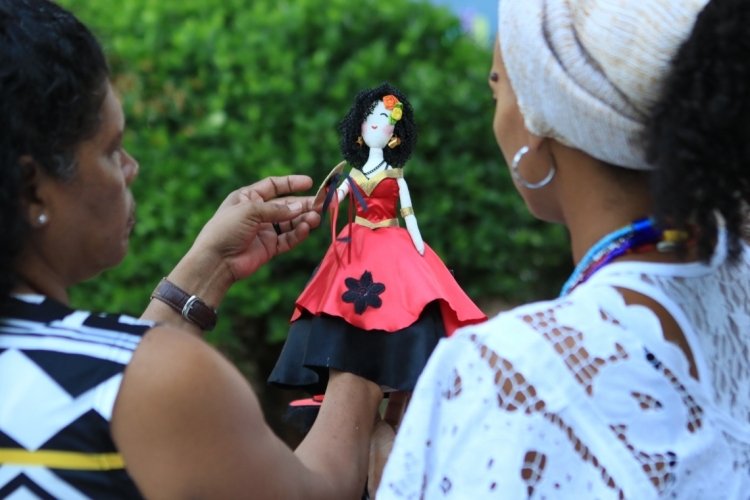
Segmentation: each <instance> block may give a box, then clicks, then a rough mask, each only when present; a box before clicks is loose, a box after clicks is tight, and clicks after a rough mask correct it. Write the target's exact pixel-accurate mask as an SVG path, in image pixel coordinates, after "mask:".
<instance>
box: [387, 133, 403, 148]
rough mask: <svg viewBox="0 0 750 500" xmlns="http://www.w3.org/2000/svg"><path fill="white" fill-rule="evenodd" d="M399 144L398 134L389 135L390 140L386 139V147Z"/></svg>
mask: <svg viewBox="0 0 750 500" xmlns="http://www.w3.org/2000/svg"><path fill="white" fill-rule="evenodd" d="M399 144H401V139H400V138H399V137H398V136H395V135H394V136H393V137H391V140H390V141H388V147H389V148H391V149H393V148H395V147H396V146H398V145H399Z"/></svg>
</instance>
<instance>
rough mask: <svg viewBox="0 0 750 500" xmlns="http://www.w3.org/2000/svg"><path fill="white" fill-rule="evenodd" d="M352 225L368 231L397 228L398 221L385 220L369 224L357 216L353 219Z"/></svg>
mask: <svg viewBox="0 0 750 500" xmlns="http://www.w3.org/2000/svg"><path fill="white" fill-rule="evenodd" d="M354 223H355V224H359V225H360V226H364V227H366V228H369V229H380V228H381V227H399V224H398V219H386V220H381V221H380V222H370V221H369V220H367V219H365V218H364V217H360V216H359V215H358V216H356V217H355V218H354Z"/></svg>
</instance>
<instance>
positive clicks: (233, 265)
mask: <svg viewBox="0 0 750 500" xmlns="http://www.w3.org/2000/svg"><path fill="white" fill-rule="evenodd" d="M310 187H312V179H310V178H309V177H307V176H305V175H288V176H285V177H268V178H266V179H263V180H261V181H259V182H256V183H255V184H252V185H250V186H246V187H243V188H241V189H238V190H237V191H234V192H233V193H231V194H230V195H229V196H228V197H227V198H226V200H224V202H223V203H222V204H221V206H219V209H218V210H217V211H216V214H215V215H214V216H213V217H212V218H211V220H209V221H208V223H206V225H205V226H204V228H203V230H202V231H201V232H200V234H199V235H198V238H197V239H196V240H195V244H194V245H193V248H192V249H191V250H190V251H191V252H194V251H196V252H207V253H209V254H212V255H213V256H214V257H215V258H216V259H217V260H218V261H219V262H221V263H222V264H223V265H224V266H225V267H226V269H227V271H228V272H229V275H230V277H231V281H232V282H234V281H238V280H241V279H243V278H246V277H248V276H250V275H251V274H253V273H254V272H255V271H256V270H257V269H258V268H259V267H260V266H262V265H263V264H265V263H266V262H268V261H269V260H271V258H273V257H274V256H275V255H277V254H280V253H283V252H286V251H288V250H291V249H292V248H294V247H296V246H297V245H299V244H300V243H301V242H302V241H304V240H305V239H306V238H307V236H308V234H309V233H310V229H311V228H314V227H316V226H317V225H318V224H319V223H320V216H319V215H318V214H317V213H316V212H314V211H313V208H312V204H313V198H312V197H311V196H303V197H300V196H286V195H290V194H293V193H298V192H301V191H305V190H307V189H310ZM274 222H276V223H279V229H280V230H281V234H280V235H277V234H276V230H275V228H274V227H273V225H272V223H274Z"/></svg>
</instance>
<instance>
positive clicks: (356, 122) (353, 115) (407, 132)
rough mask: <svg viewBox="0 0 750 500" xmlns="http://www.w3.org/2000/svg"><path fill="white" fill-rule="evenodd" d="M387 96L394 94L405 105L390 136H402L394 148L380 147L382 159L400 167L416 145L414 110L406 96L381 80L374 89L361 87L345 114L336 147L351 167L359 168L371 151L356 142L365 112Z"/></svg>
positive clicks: (370, 110) (368, 112) (369, 110)
mask: <svg viewBox="0 0 750 500" xmlns="http://www.w3.org/2000/svg"><path fill="white" fill-rule="evenodd" d="M387 95H394V96H395V97H396V99H398V100H399V101H401V103H402V104H403V105H404V108H403V116H402V118H401V119H400V120H399V121H398V122H396V126H395V129H394V131H393V135H395V136H397V137H398V138H399V139H401V144H399V145H398V146H396V147H395V148H390V147H385V148H384V149H383V158H384V159H385V161H386V162H388V164H389V165H390V166H392V167H394V168H402V167H403V166H404V164H406V162H407V161H408V160H409V158H410V157H411V153H412V151H413V150H414V146H416V144H417V137H418V132H417V123H416V122H415V121H414V109H413V108H412V107H411V104H409V101H408V100H406V96H404V94H402V93H401V92H400V91H399V90H398V89H396V88H395V87H393V86H391V85H390V84H389V83H388V82H383V83H382V84H380V85H379V86H377V87H375V88H373V89H367V90H363V91H362V92H360V93H359V94H357V96H356V97H355V98H354V104H352V107H351V109H349V112H348V113H347V114H346V116H345V117H344V119H343V120H341V123H339V130H340V131H341V142H340V143H339V148H340V149H341V155H342V156H343V157H344V159H345V160H346V161H347V163H349V164H350V165H351V166H353V167H356V168H362V165H364V164H365V163H366V162H367V158H368V156H369V154H370V148H369V147H367V144H362V145H361V146H360V145H359V144H358V143H357V138H358V137H359V136H360V135H361V127H362V123H363V122H364V121H365V120H366V119H367V115H369V114H370V113H372V110H373V109H374V108H375V106H377V103H378V101H380V100H382V99H383V97H385V96H387Z"/></svg>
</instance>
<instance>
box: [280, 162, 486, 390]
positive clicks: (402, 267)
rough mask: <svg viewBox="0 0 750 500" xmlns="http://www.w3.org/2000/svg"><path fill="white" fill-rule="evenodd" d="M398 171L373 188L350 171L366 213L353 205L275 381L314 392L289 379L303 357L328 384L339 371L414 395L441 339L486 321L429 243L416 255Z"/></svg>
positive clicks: (294, 323)
mask: <svg viewBox="0 0 750 500" xmlns="http://www.w3.org/2000/svg"><path fill="white" fill-rule="evenodd" d="M402 172H403V171H402V169H389V170H385V171H382V172H380V173H378V174H377V175H375V176H374V177H372V178H371V179H367V178H366V177H365V176H364V174H362V173H361V172H360V171H359V170H357V169H352V171H351V174H350V176H351V179H352V180H353V181H354V182H353V183H351V184H350V187H351V188H352V189H357V190H358V191H359V194H360V195H361V197H362V199H363V200H364V201H365V203H366V204H367V210H365V209H364V207H363V206H362V205H361V204H360V202H359V200H358V198H357V197H356V196H355V197H353V198H354V203H355V207H356V217H355V219H354V221H353V223H352V224H348V225H347V227H345V228H344V229H343V230H342V231H341V233H340V234H339V237H338V239H337V240H336V241H334V242H333V243H332V244H331V246H330V247H329V248H328V251H327V252H326V255H325V257H324V258H323V260H322V262H321V263H320V266H319V267H318V269H317V270H316V271H315V273H314V275H313V277H312V278H311V280H310V281H309V282H308V284H307V286H306V287H305V290H304V291H303V292H302V294H301V295H300V296H299V298H298V299H297V301H296V302H295V309H294V313H293V315H292V318H291V328H290V336H289V339H288V340H287V345H286V346H285V348H284V352H282V355H281V357H280V358H279V361H278V363H277V366H276V368H275V369H274V373H272V376H271V378H270V379H269V381H270V382H272V383H276V384H279V385H282V386H306V385H308V384H305V383H294V380H295V377H294V376H291V377H290V375H293V374H292V373H291V372H292V371H294V369H295V368H294V363H295V358H296V359H297V361H296V363H297V366H299V358H300V356H301V357H302V366H304V367H306V368H311V369H313V370H316V371H317V372H318V374H319V375H321V374H322V375H323V376H324V378H325V375H326V373H327V369H328V368H336V369H340V370H344V371H349V372H353V373H357V374H359V375H362V376H364V377H366V378H369V379H370V380H373V381H374V382H376V383H379V384H380V385H382V386H384V387H389V388H394V389H398V390H410V389H413V386H414V384H415V383H416V378H417V377H418V376H419V373H420V372H421V370H422V368H423V367H424V364H425V362H426V360H427V358H428V357H429V355H430V353H431V352H432V349H433V348H434V347H435V345H436V344H437V342H438V341H439V339H440V338H442V337H443V336H446V335H451V334H452V333H453V332H454V331H455V330H456V328H459V327H461V326H464V325H469V324H474V323H479V322H482V321H484V320H486V319H487V318H486V316H485V315H484V314H483V313H482V312H481V311H480V310H479V308H477V306H476V305H475V304H474V303H473V302H472V301H471V299H469V297H468V296H467V295H466V294H465V293H464V291H463V290H462V289H461V287H460V286H459V285H458V283H456V280H455V279H454V278H453V275H452V274H451V272H450V271H449V270H448V269H447V268H446V267H445V265H444V264H443V262H442V261H441V260H440V258H439V257H438V256H437V254H435V252H434V251H433V250H432V249H431V248H430V247H429V246H427V244H425V252H424V255H420V254H419V252H417V250H416V248H415V246H414V243H413V242H412V239H411V236H410V235H409V232H408V231H407V230H406V229H405V228H401V227H399V225H398V219H397V218H396V213H397V203H398V200H399V186H398V179H399V178H401V177H402V176H403V173H402ZM292 344H294V345H292ZM298 381H299V380H298ZM320 389H321V388H320V387H318V388H316V389H313V390H311V392H316V391H319V390H320Z"/></svg>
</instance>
